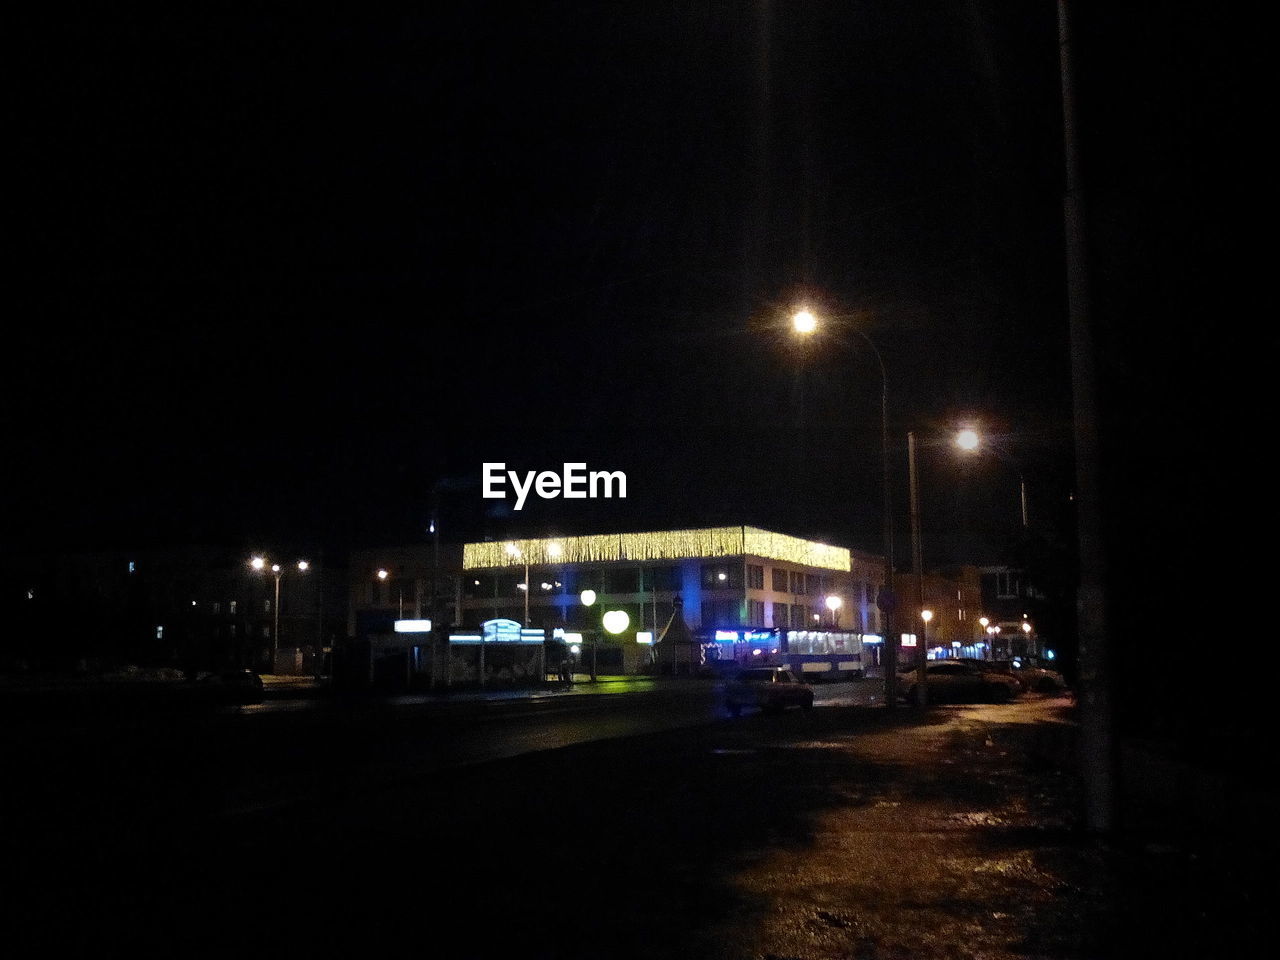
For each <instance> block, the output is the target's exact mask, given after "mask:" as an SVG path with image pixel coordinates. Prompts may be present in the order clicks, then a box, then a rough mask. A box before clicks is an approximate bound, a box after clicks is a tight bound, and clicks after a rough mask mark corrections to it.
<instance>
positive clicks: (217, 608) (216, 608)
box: [213, 600, 222, 613]
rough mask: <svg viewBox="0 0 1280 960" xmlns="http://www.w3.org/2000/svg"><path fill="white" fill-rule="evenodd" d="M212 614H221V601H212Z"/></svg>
mask: <svg viewBox="0 0 1280 960" xmlns="http://www.w3.org/2000/svg"><path fill="white" fill-rule="evenodd" d="M213 612H214V613H221V612H222V601H221V600H215V601H213Z"/></svg>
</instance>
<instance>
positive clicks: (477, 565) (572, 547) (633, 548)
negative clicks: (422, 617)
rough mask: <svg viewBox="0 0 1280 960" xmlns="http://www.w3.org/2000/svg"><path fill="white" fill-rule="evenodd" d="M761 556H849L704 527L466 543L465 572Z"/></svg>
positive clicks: (781, 537)
mask: <svg viewBox="0 0 1280 960" xmlns="http://www.w3.org/2000/svg"><path fill="white" fill-rule="evenodd" d="M744 555H745V556H754V557H764V558H767V559H770V560H779V561H783V562H786V563H795V564H801V565H805V566H810V567H821V568H823V569H827V570H840V571H845V572H848V571H849V570H851V569H852V566H851V562H850V555H849V551H848V550H847V549H846V548H844V547H833V546H830V545H829V544H825V543H816V542H815V541H812V540H802V539H801V538H799V537H791V536H787V535H786V534H782V533H771V532H769V531H768V530H760V529H758V528H756V527H707V528H704V529H700V530H659V531H654V532H651V533H610V534H596V535H593V536H588V537H549V538H545V539H536V540H499V541H491V542H487V543H468V544H464V545H463V548H462V567H463V569H464V570H481V569H485V568H491V567H517V566H521V567H522V566H524V564H525V563H529V564H551V565H554V564H560V563H609V562H621V561H628V560H630V561H636V560H681V559H686V558H689V557H737V556H744Z"/></svg>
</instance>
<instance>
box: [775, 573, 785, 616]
mask: <svg viewBox="0 0 1280 960" xmlns="http://www.w3.org/2000/svg"><path fill="white" fill-rule="evenodd" d="M774 572H775V573H777V571H776V570H775V571H774ZM773 625H774V626H775V627H784V628H785V627H786V625H787V605H786V604H785V603H775V604H774V605H773Z"/></svg>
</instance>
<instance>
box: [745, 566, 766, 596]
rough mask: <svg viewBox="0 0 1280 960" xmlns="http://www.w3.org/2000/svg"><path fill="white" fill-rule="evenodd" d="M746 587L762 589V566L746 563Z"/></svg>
mask: <svg viewBox="0 0 1280 960" xmlns="http://www.w3.org/2000/svg"><path fill="white" fill-rule="evenodd" d="M747 587H748V589H751V590H763V589H764V567H762V566H759V565H758V564H754V563H748V564H747Z"/></svg>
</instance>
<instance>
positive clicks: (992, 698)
mask: <svg viewBox="0 0 1280 960" xmlns="http://www.w3.org/2000/svg"><path fill="white" fill-rule="evenodd" d="M904 679H905V680H906V682H905V683H904V684H903V696H905V697H906V698H907V699H908V700H909V701H911V700H915V698H916V689H917V680H916V675H915V674H914V673H912V674H910V675H908V676H907V677H906V678H904ZM925 683H926V685H927V686H926V690H927V691H928V695H929V702H930V703H959V702H964V701H981V702H994V703H1004V702H1005V701H1006V700H1009V699H1011V698H1013V697H1014V696H1016V695H1017V694H1018V693H1019V692H1020V690H1021V687H1020V685H1019V683H1018V681H1017V680H1016V679H1014V678H1013V677H1011V676H1005V675H1004V674H1002V673H997V672H995V671H991V670H980V669H979V668H978V667H976V666H974V665H973V664H971V663H963V662H961V661H959V660H939V661H935V662H933V663H930V664H927V665H926V666H925Z"/></svg>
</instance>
